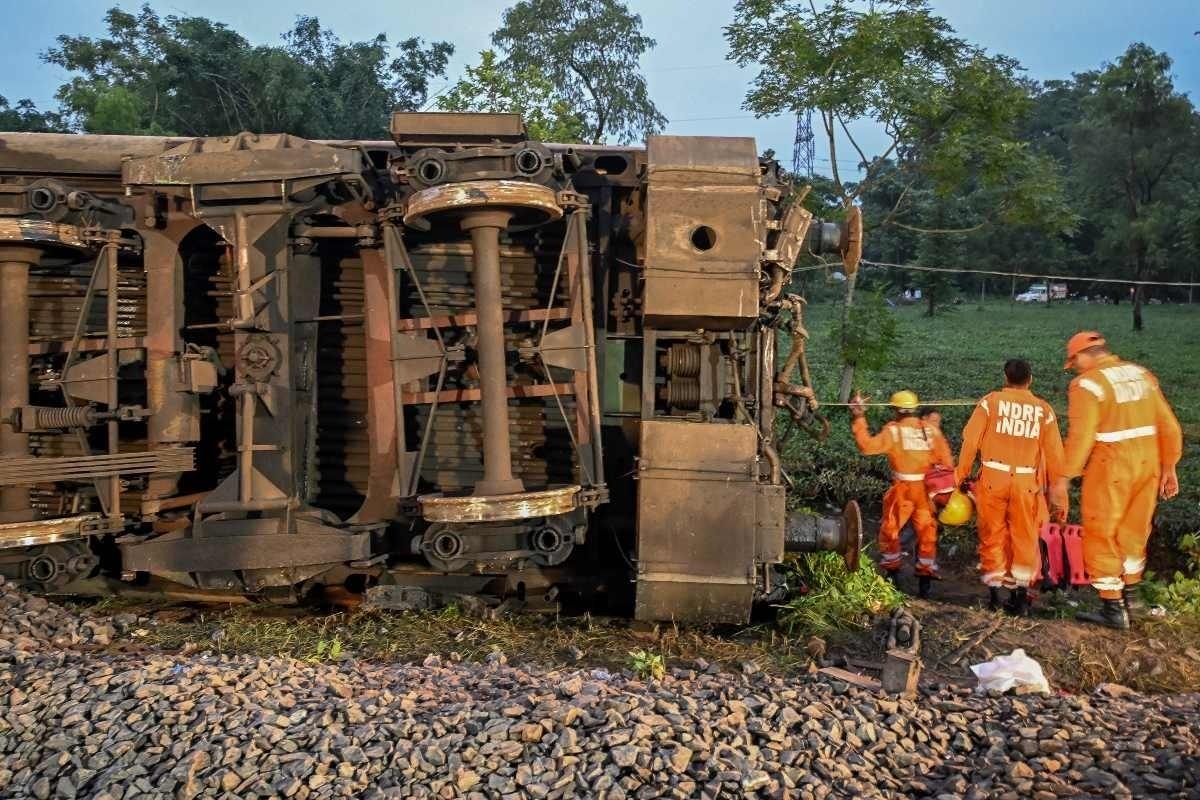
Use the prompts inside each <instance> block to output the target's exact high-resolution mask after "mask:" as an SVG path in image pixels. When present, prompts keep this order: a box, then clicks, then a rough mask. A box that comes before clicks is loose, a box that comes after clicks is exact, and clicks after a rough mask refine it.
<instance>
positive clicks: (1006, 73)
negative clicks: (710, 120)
mask: <svg viewBox="0 0 1200 800" xmlns="http://www.w3.org/2000/svg"><path fill="white" fill-rule="evenodd" d="M725 35H726V39H727V41H728V43H729V57H730V58H731V59H733V60H734V61H736V62H737V63H738V64H739V65H740V66H749V65H757V66H758V68H759V71H758V74H757V75H756V76H755V78H754V80H753V82H752V83H751V86H750V88H749V91H748V92H747V95H746V101H745V107H746V108H747V109H749V110H751V111H753V112H754V113H755V114H756V115H758V116H768V115H775V114H781V113H785V112H790V113H796V112H798V111H800V110H802V109H812V110H813V111H815V112H816V114H817V115H818V117H819V118H820V120H821V125H822V128H823V132H824V134H825V139H826V142H827V145H828V148H829V153H830V156H829V157H830V171H831V174H832V178H833V181H834V183H835V184H836V185H837V186H838V187H839V189H840V190H841V192H842V194H843V196H844V200H845V202H847V203H849V202H852V201H853V200H854V199H856V198H857V197H858V196H859V195H861V194H862V193H863V192H865V191H867V190H868V189H870V188H871V186H872V184H873V183H874V182H875V181H876V180H877V179H878V177H879V173H880V170H881V169H882V168H883V167H884V165H885V164H894V165H896V166H897V167H898V168H899V169H900V170H902V171H903V172H904V173H905V175H904V180H905V181H906V185H916V184H917V183H918V182H922V181H924V182H926V183H927V184H928V185H929V186H931V187H932V188H933V189H935V190H936V191H938V192H939V193H941V194H943V195H948V194H951V193H961V192H963V191H964V190H968V189H971V190H973V189H976V188H978V189H986V190H987V192H988V196H987V198H986V199H987V200H988V203H989V208H988V217H987V219H988V220H989V221H991V220H993V219H1002V220H1005V221H1010V222H1030V221H1036V222H1038V223H1039V224H1050V225H1055V226H1058V227H1059V228H1061V229H1068V228H1070V227H1071V224H1072V219H1071V217H1070V214H1069V213H1067V210H1066V207H1065V205H1064V204H1063V202H1062V199H1063V198H1062V194H1061V190H1060V186H1059V184H1058V182H1057V180H1056V174H1055V169H1054V164H1053V162H1052V161H1051V160H1050V159H1048V158H1047V157H1045V156H1043V155H1042V154H1040V153H1038V152H1036V151H1035V150H1033V149H1032V148H1031V147H1029V145H1028V143H1026V142H1024V141H1022V140H1021V139H1020V137H1019V132H1020V131H1019V127H1020V122H1021V120H1022V118H1023V115H1024V113H1025V112H1026V110H1027V109H1028V107H1029V102H1030V97H1029V94H1030V92H1029V86H1028V84H1027V83H1026V82H1024V81H1022V80H1021V79H1020V75H1019V66H1018V65H1017V63H1016V62H1015V61H1013V60H1012V59H1010V58H1007V57H1005V56H999V55H991V54H989V53H987V52H986V51H985V50H983V49H982V48H980V47H978V46H976V45H973V44H971V43H969V42H967V41H965V40H964V39H961V38H959V37H958V36H956V35H955V33H954V30H953V28H951V27H950V25H949V23H947V22H946V20H945V19H943V18H941V17H939V16H937V15H936V14H934V13H933V12H932V10H931V9H930V7H929V4H928V2H926V0H877V2H873V3H871V4H870V6H867V7H864V6H862V4H859V3H854V2H851V0H829V2H826V3H823V4H817V3H815V2H810V1H809V0H785V1H784V2H777V1H776V0H739V2H738V3H737V5H736V7H735V13H734V21H733V23H732V24H731V25H729V26H728V27H727V28H726V29H725ZM859 121H867V122H871V123H874V124H876V125H878V126H879V127H880V128H881V129H882V130H883V131H884V132H885V133H886V135H887V136H888V138H889V139H890V144H889V146H888V147H887V148H886V149H885V151H884V152H883V153H882V154H879V155H876V156H868V154H867V153H866V152H864V150H863V149H862V147H861V146H860V145H859V143H858V141H857V139H856V137H855V136H854V134H853V132H852V129H851V126H852V125H853V124H854V123H856V122H859ZM839 141H846V142H849V143H850V146H851V147H852V149H853V153H852V155H854V156H857V158H858V159H859V160H860V162H861V163H863V164H864V165H866V169H865V172H864V174H863V176H862V177H861V179H860V180H858V181H856V182H855V183H854V185H853V186H852V187H848V186H846V183H847V182H846V181H843V179H842V175H841V171H840V170H839V168H838V155H839V151H838V144H839ZM907 197H908V196H907V194H906V195H904V196H902V197H899V198H898V200H899V201H900V202H899V203H898V204H897V205H896V207H895V208H894V209H893V210H892V211H891V212H890V213H888V214H887V215H886V216H885V217H884V218H883V219H877V220H873V221H872V220H868V223H869V224H870V223H874V224H877V225H887V224H890V225H898V226H902V225H911V224H912V222H911V221H910V220H909V219H908V218H907V216H908V215H907V211H908V210H909V209H908V207H907V206H906V205H905V201H906V200H907ZM978 199H979V200H983V199H985V198H984V197H983V196H980V197H979V198H978Z"/></svg>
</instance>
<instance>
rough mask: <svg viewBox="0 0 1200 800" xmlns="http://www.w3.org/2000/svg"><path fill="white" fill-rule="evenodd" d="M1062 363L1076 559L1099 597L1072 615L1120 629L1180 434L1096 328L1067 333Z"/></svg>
mask: <svg viewBox="0 0 1200 800" xmlns="http://www.w3.org/2000/svg"><path fill="white" fill-rule="evenodd" d="M1063 366H1064V369H1072V370H1074V371H1075V373H1076V374H1077V377H1076V378H1075V380H1073V381H1071V387H1070V390H1069V391H1068V395H1067V397H1068V401H1069V408H1068V417H1069V419H1070V429H1069V430H1068V431H1067V445H1066V456H1065V461H1066V464H1065V470H1066V474H1067V477H1069V478H1073V477H1075V476H1076V475H1083V497H1082V502H1081V506H1082V508H1081V512H1082V516H1083V560H1084V566H1085V567H1086V568H1087V573H1088V577H1089V579H1090V580H1091V582H1092V586H1093V587H1095V588H1096V590H1097V591H1098V592H1099V593H1100V601H1101V608H1100V611H1099V612H1098V613H1081V614H1078V615H1077V617H1078V618H1079V619H1081V620H1083V621H1085V622H1095V623H1097V624H1100V625H1106V626H1108V627H1110V628H1116V629H1118V630H1123V629H1126V628H1128V627H1129V610H1130V608H1131V607H1132V604H1133V602H1132V601H1133V587H1134V586H1136V585H1137V584H1138V583H1139V582H1140V581H1141V579H1142V573H1143V572H1144V571H1145V569H1146V542H1147V540H1148V539H1149V538H1150V527H1151V523H1152V520H1153V517H1154V509H1155V507H1156V506H1157V503H1158V499H1159V498H1162V499H1164V500H1168V499H1170V498H1172V497H1174V496H1175V495H1176V494H1178V493H1179V478H1178V476H1177V475H1176V473H1175V465H1176V464H1178V463H1179V459H1180V456H1181V455H1182V453H1183V434H1182V431H1181V430H1180V427H1179V421H1178V420H1177V419H1176V418H1175V414H1174V412H1172V411H1171V406H1170V405H1168V404H1167V400H1166V398H1165V397H1163V393H1162V390H1161V389H1160V388H1159V385H1158V380H1157V379H1156V378H1155V377H1154V375H1152V374H1151V373H1150V371H1149V370H1148V369H1146V368H1145V367H1141V366H1138V365H1137V364H1132V363H1130V362H1128V361H1122V360H1121V359H1119V358H1117V356H1115V355H1113V354H1112V353H1110V352H1109V351H1108V348H1107V346H1106V342H1105V340H1104V337H1103V336H1101V335H1100V334H1099V333H1096V332H1095V331H1082V332H1080V333H1077V334H1075V335H1074V336H1072V337H1071V339H1070V341H1068V342H1067V361H1066V364H1064V365H1063Z"/></svg>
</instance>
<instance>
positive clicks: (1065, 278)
mask: <svg viewBox="0 0 1200 800" xmlns="http://www.w3.org/2000/svg"><path fill="white" fill-rule="evenodd" d="M860 263H861V264H863V265H865V266H868V267H891V268H893V269H911V270H916V271H918V272H949V273H954V274H960V273H967V274H971V275H992V276H995V277H999V278H1041V279H1044V280H1050V281H1075V282H1077V283H1078V282H1080V281H1083V282H1085V283H1116V284H1123V285H1125V286H1183V287H1188V286H1200V282H1197V281H1135V280H1131V279H1125V278H1093V277H1088V276H1082V275H1047V274H1045V273H1036V272H1001V271H999V270H992V269H967V268H966V267H925V266H920V265H917V264H890V263H888V262H886V261H868V260H867V259H865V258H864V259H863V260H862V261H861V262H860Z"/></svg>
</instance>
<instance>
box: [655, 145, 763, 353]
mask: <svg viewBox="0 0 1200 800" xmlns="http://www.w3.org/2000/svg"><path fill="white" fill-rule="evenodd" d="M646 155H647V161H648V165H647V177H648V180H647V188H646V236H645V241H646V248H645V281H646V282H645V299H644V302H645V315H646V321H647V323H648V324H652V325H655V326H658V327H669V328H674V329H676V330H680V329H687V328H706V329H729V328H736V327H745V326H746V325H747V324H748V323H749V322H750V321H752V320H753V319H755V318H756V317H757V316H758V307H759V306H758V303H759V288H758V277H759V260H760V258H761V257H762V252H763V246H764V242H765V234H766V228H765V225H766V219H765V217H766V208H765V204H764V202H763V197H762V190H761V186H760V173H759V166H758V154H757V152H756V149H755V145H754V140H753V139H734V138H729V139H726V138H711V137H684V136H652V137H650V139H649V141H648V142H647V147H646Z"/></svg>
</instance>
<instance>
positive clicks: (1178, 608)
mask: <svg viewBox="0 0 1200 800" xmlns="http://www.w3.org/2000/svg"><path fill="white" fill-rule="evenodd" d="M1179 550H1180V554H1181V555H1182V557H1183V558H1184V559H1185V560H1186V562H1187V569H1188V572H1186V573H1185V572H1182V571H1177V572H1176V573H1175V574H1174V576H1172V579H1171V582H1170V583H1166V582H1164V581H1144V582H1143V584H1142V587H1141V594H1142V597H1143V598H1144V599H1145V600H1146V601H1147V602H1149V603H1153V604H1154V605H1159V606H1162V607H1163V608H1165V609H1167V611H1169V612H1171V613H1173V614H1177V615H1180V616H1186V617H1191V618H1193V619H1196V620H1200V534H1198V533H1188V534H1185V535H1184V536H1182V537H1180V539H1179ZM1189 573H1190V574H1189Z"/></svg>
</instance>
